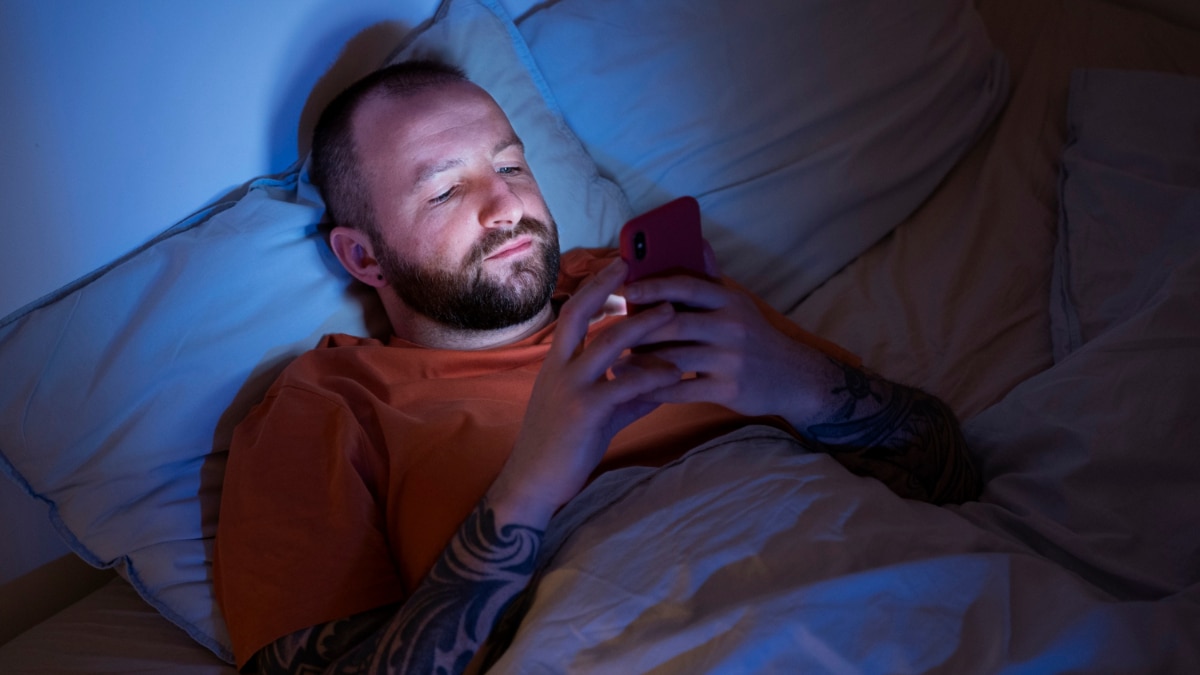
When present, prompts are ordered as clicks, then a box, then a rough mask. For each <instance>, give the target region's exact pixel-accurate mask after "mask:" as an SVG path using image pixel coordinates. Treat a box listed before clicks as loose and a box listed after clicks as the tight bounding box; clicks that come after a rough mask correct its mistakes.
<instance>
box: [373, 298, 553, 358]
mask: <svg viewBox="0 0 1200 675" xmlns="http://www.w3.org/2000/svg"><path fill="white" fill-rule="evenodd" d="M388 320H389V321H390V322H391V324H392V331H393V332H394V333H395V334H396V337H398V338H400V339H402V340H407V341H408V342H412V343H414V344H419V345H421V346H423V347H429V348H431V349H454V350H459V351H474V350H479V349H491V348H493V347H503V346H504V345H510V344H513V343H516V342H520V341H521V340H524V339H525V338H527V337H529V336H530V335H533V334H534V333H536V332H538V331H539V330H541V329H542V328H544V327H546V326H547V325H549V324H550V322H551V321H553V320H554V308H553V306H552V305H551V303H546V306H545V307H543V308H542V311H540V312H538V313H537V315H536V316H534V317H533V318H532V319H529V320H528V321H525V322H523V323H519V324H514V325H512V326H506V327H504V328H498V329H496V330H462V329H458V328H450V327H448V326H444V325H442V324H440V323H437V322H435V321H432V320H430V319H429V318H428V317H426V316H423V315H420V314H417V313H415V312H411V311H407V312H405V311H396V312H393V311H388Z"/></svg>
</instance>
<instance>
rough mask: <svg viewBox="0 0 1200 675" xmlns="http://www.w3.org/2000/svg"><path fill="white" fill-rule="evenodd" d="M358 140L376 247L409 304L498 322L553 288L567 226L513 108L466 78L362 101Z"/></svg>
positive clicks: (523, 311)
mask: <svg viewBox="0 0 1200 675" xmlns="http://www.w3.org/2000/svg"><path fill="white" fill-rule="evenodd" d="M355 121H356V126H355V130H356V134H355V140H356V145H357V148H358V155H359V158H360V161H361V162H362V167H363V173H364V175H365V177H366V180H367V182H368V186H369V195H370V199H371V201H372V205H373V207H374V211H375V221H376V224H377V226H378V230H379V232H378V234H377V236H373V237H372V248H373V249H374V252H375V257H376V259H377V260H378V261H379V263H380V268H381V270H382V274H383V275H384V277H385V280H386V281H387V282H388V284H389V285H390V286H391V287H392V288H393V289H394V290H395V291H396V293H397V295H398V296H399V297H400V299H401V300H402V301H403V302H404V303H405V304H406V305H408V306H409V307H410V308H411V309H413V310H414V311H416V312H419V313H421V314H424V315H425V316H427V317H429V318H431V319H433V320H434V321H437V322H438V323H441V324H443V325H446V326H449V327H452V328H457V329H465V330H493V329H497V328H504V327H507V326H512V325H516V324H519V323H522V322H524V321H527V320H529V319H531V318H533V317H534V316H535V315H536V314H537V313H538V312H539V311H541V310H542V309H543V308H544V307H545V305H546V303H547V302H548V301H549V299H550V296H551V295H552V294H553V292H554V285H555V281H556V279H557V277H558V261H559V250H558V234H557V231H556V228H555V225H554V222H553V221H552V220H551V218H550V214H549V211H548V209H547V208H546V204H545V201H544V200H543V199H542V195H541V192H540V191H539V190H538V187H537V183H536V182H535V181H534V178H533V174H532V173H531V172H530V170H529V166H528V165H527V164H526V162H525V153H524V149H523V147H522V145H521V142H520V140H519V139H518V138H517V136H516V134H515V133H514V132H513V130H512V126H511V125H510V124H509V122H508V119H507V118H506V117H505V115H504V113H503V111H501V110H500V108H499V107H498V106H497V105H496V104H495V102H493V101H492V99H491V97H489V96H488V95H487V94H486V93H484V92H483V90H481V89H479V88H478V87H476V86H474V85H471V84H467V83H454V84H448V85H444V86H437V87H432V88H429V89H425V90H423V91H420V92H418V93H416V94H413V95H410V96H407V97H402V98H399V99H386V98H382V97H380V98H375V99H372V100H369V101H366V102H364V104H363V105H362V107H361V108H360V109H359V112H358V113H357V116H356V120H355Z"/></svg>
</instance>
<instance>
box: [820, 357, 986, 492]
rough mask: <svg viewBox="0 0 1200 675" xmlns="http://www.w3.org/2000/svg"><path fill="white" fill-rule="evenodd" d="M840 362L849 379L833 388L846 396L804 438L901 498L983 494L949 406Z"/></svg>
mask: <svg viewBox="0 0 1200 675" xmlns="http://www.w3.org/2000/svg"><path fill="white" fill-rule="evenodd" d="M835 363H838V365H839V367H840V368H841V369H842V372H843V373H844V375H845V383H844V385H840V386H836V387H834V388H833V389H831V390H830V391H831V393H833V394H835V395H840V396H842V397H844V399H845V400H844V401H843V402H842V403H841V404H840V405H839V406H838V407H837V409H836V410H835V411H834V412H833V413H832V414H831V415H830V417H829V419H828V420H826V421H825V422H822V423H818V424H813V425H810V426H809V427H807V428H806V429H805V430H804V435H805V436H807V437H808V438H810V439H812V440H814V441H817V442H818V443H820V444H821V445H822V446H823V447H824V448H825V449H827V450H828V451H829V452H830V454H832V455H833V456H834V457H835V458H837V459H838V461H839V462H841V463H842V464H844V465H845V466H846V467H847V468H849V469H850V470H851V471H853V472H855V473H857V474H860V475H871V476H874V477H876V478H878V479H880V480H882V481H883V482H884V483H886V484H887V485H888V486H889V487H890V488H892V490H893V491H895V492H896V493H898V494H900V495H901V496H904V497H909V498H913V499H923V500H926V501H932V502H935V503H944V502H962V501H966V500H969V499H974V498H975V497H977V496H978V493H979V490H980V480H979V476H978V473H977V471H976V470H975V467H974V465H973V464H972V462H971V459H970V456H969V454H968V452H967V447H966V441H965V440H964V439H963V436H962V432H961V431H960V429H959V426H958V420H957V419H956V418H955V416H954V413H953V412H952V411H951V410H950V409H949V407H947V406H946V404H945V403H943V402H942V401H940V400H939V399H937V398H936V397H934V396H931V395H929V394H927V393H925V392H923V391H921V390H919V389H914V388H912V387H905V386H902V385H899V384H895V383H892V382H888V381H887V380H885V379H883V378H881V377H878V376H876V375H873V374H869V373H867V372H864V371H862V370H859V369H857V368H853V367H851V366H848V365H845V364H843V363H840V362H836V361H835ZM868 400H869V401H870V402H871V404H870V405H868V404H867V403H866V402H867V401H868ZM860 404H862V405H861V406H860Z"/></svg>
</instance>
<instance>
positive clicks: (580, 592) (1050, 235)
mask: <svg viewBox="0 0 1200 675" xmlns="http://www.w3.org/2000/svg"><path fill="white" fill-rule="evenodd" d="M1196 18H1197V17H1196V16H1195V12H1190V14H1189V10H1188V8H1187V6H1186V3H1178V4H1176V5H1171V6H1169V7H1166V8H1165V9H1164V8H1163V7H1161V6H1160V7H1154V6H1147V7H1146V8H1142V9H1138V8H1135V7H1129V6H1122V5H1117V4H1111V3H1107V2H1101V1H1099V0H1059V1H1056V2H1044V1H1041V0H978V2H975V3H972V2H966V3H964V2H958V1H955V0H914V1H913V2H908V3H893V2H890V0H852V1H847V2H841V3H818V2H791V1H790V0H778V1H775V2H764V3H761V4H760V5H756V6H754V7H753V8H752V9H748V8H747V7H746V6H745V5H744V4H741V3H737V2H734V1H733V0H686V1H685V0H662V1H661V2H654V3H640V2H635V1H633V0H628V1H613V2H588V1H586V0H559V1H558V2H548V3H543V4H541V5H539V6H536V7H534V8H533V9H531V10H530V11H529V12H527V13H525V14H524V15H522V16H520V17H515V20H514V17H510V16H509V15H508V13H507V12H506V11H505V10H504V8H503V6H502V5H501V4H499V3H498V2H496V1H495V0H446V2H444V3H443V5H442V6H441V8H440V9H439V10H438V13H437V14H436V15H435V17H434V18H433V19H432V20H431V21H430V22H429V23H428V24H427V25H425V26H422V27H420V28H419V29H417V30H415V31H414V32H413V34H411V35H410V36H408V37H407V38H406V39H405V40H404V42H403V43H401V44H399V45H397V51H396V54H395V55H394V57H393V58H397V59H398V58H404V57H408V56H412V55H424V54H432V55H438V56H440V57H442V58H447V59H449V60H452V61H455V62H457V63H459V64H460V65H463V66H464V67H465V68H466V70H467V72H468V74H469V75H470V76H471V77H472V78H473V79H475V80H476V81H477V82H479V83H480V84H481V85H483V86H484V87H485V88H487V89H489V91H491V92H492V93H493V95H494V96H495V97H496V98H497V100H498V101H499V103H500V104H501V105H502V106H503V107H504V108H505V109H506V111H507V112H508V113H509V115H510V117H511V118H512V119H513V123H514V127H515V128H516V130H517V132H518V133H519V134H520V135H521V137H522V138H523V140H524V141H525V143H526V145H527V147H528V148H529V158H530V162H531V164H532V167H533V169H534V171H535V173H536V175H537V176H538V178H539V183H540V184H541V185H542V187H543V190H544V191H545V192H546V195H547V200H548V202H549V205H550V207H551V210H552V212H553V213H554V215H555V217H556V219H557V221H558V223H559V227H560V230H561V234H562V240H563V245H564V248H569V247H573V246H598V245H612V244H613V243H614V242H615V234H616V231H617V228H618V227H619V226H620V224H621V223H622V222H624V220H625V219H627V218H629V217H631V216H632V215H634V214H636V213H640V212H643V211H646V210H648V209H649V208H652V207H653V206H656V205H658V204H661V203H663V202H665V201H667V200H668V199H670V198H671V197H675V196H679V195H685V194H690V195H694V196H696V197H698V198H699V200H700V203H701V207H702V211H703V213H704V217H705V220H704V229H705V234H706V236H707V237H708V238H709V240H710V241H711V242H712V243H713V245H714V247H715V249H716V250H717V251H718V255H719V259H720V263H721V264H722V267H723V270H724V271H725V272H726V273H727V274H729V275H730V276H732V277H733V278H735V279H737V280H739V281H740V282H741V283H743V284H744V285H746V286H747V287H749V288H750V289H752V290H754V291H755V292H757V293H759V294H760V295H761V296H762V297H764V298H765V299H766V300H767V301H768V302H770V303H771V304H772V305H774V306H775V307H777V308H778V309H780V310H781V311H783V312H785V313H786V314H787V315H788V316H789V317H791V318H792V319H794V320H795V321H797V322H798V323H800V324H801V325H802V326H804V327H806V328H807V329H809V330H810V331H812V332H814V333H817V334H818V335H822V336H824V337H827V338H829V339H831V340H833V341H835V342H837V343H839V344H841V345H842V346H844V347H846V348H848V349H849V350H851V351H853V352H855V353H856V354H858V355H859V356H861V357H862V359H863V361H864V363H865V364H866V365H868V366H869V367H871V368H872V369H874V370H877V371H879V372H881V373H883V374H885V375H887V376H888V377H889V378H891V379H894V380H898V381H901V382H905V383H908V384H912V385H915V386H919V387H922V388H924V389H926V390H928V391H930V392H932V393H935V394H936V395H938V396H939V397H941V398H943V399H944V400H945V401H947V402H948V403H949V404H950V405H951V406H952V407H953V408H954V409H955V410H956V411H957V412H958V414H959V416H960V418H961V419H962V420H963V428H964V433H965V435H966V437H967V439H968V442H969V444H970V446H971V449H972V452H973V455H974V457H975V458H976V459H977V461H978V463H979V466H980V468H981V471H982V472H983V475H984V477H985V480H986V487H985V490H984V493H983V495H982V498H981V499H980V500H979V501H978V502H972V503H967V504H964V505H961V506H952V507H934V506H930V505H927V504H922V503H914V502H909V501H905V500H902V499H899V498H898V497H896V496H895V495H893V494H892V493H890V492H889V491H888V490H886V489H885V488H884V487H883V486H882V485H881V484H879V483H878V482H875V481H873V480H871V479H867V478H860V477H856V476H853V475H851V474H849V473H848V472H846V471H845V470H844V469H842V468H841V467H840V466H839V465H838V464H837V463H836V462H834V461H833V460H831V459H830V458H829V457H828V456H825V455H820V454H813V453H809V452H806V451H805V450H804V449H803V448H801V447H799V446H797V445H796V444H795V442H794V441H793V440H792V439H790V438H789V437H787V436H785V435H782V434H779V433H776V432H773V431H771V430H769V429H766V428H762V427H747V428H745V429H743V430H741V431H739V432H736V433H735V434H732V435H730V436H726V437H722V438H719V439H716V440H714V441H713V442H711V443H709V444H706V445H705V446H702V447H700V448H697V449H695V450H693V451H692V452H690V453H688V454H687V455H685V456H684V457H682V458H680V459H679V460H677V461H675V462H673V463H672V464H670V465H668V466H665V467H662V468H659V469H646V468H638V467H629V468H626V469H621V470H618V471H613V472H610V473H608V474H605V475H603V476H601V477H600V478H599V479H597V480H596V481H595V482H593V483H592V484H590V485H589V486H588V487H587V488H586V489H585V490H584V492H583V493H581V494H580V495H579V496H578V497H577V498H576V499H575V500H573V501H572V502H571V503H570V504H568V505H567V507H565V508H564V509H563V510H562V511H561V512H560V513H559V514H558V515H557V516H556V517H555V519H554V521H553V522H552V523H551V528H550V530H549V532H548V533H547V540H546V544H545V547H544V549H543V552H542V560H541V563H540V566H539V572H538V574H537V577H536V581H535V583H534V584H532V585H531V587H530V589H529V591H528V592H527V593H526V594H525V596H523V597H522V600H521V602H520V603H519V606H518V610H519V614H518V616H519V618H520V621H519V622H514V628H513V629H512V630H507V631H503V632H501V633H498V634H497V635H496V636H494V644H495V645H496V646H497V650H496V652H497V653H498V656H497V657H496V658H495V659H494V661H493V662H490V663H487V664H476V666H477V667H478V669H481V670H482V669H483V666H484V665H486V666H487V670H488V672H495V673H526V672H538V673H541V672H563V671H565V672H589V673H590V672H612V673H642V672H654V673H675V672H679V673H692V672H797V671H806V670H811V671H814V672H887V673H893V672H1001V671H1003V672H1065V671H1071V672H1200V489H1197V488H1198V487H1200V454H1198V453H1197V452H1196V447H1197V446H1196V441H1195V440H1194V439H1195V438H1197V437H1200V416H1197V415H1196V414H1195V407H1196V405H1195V401H1196V400H1198V396H1200V21H1196ZM1189 21H1190V22H1189ZM1189 25H1190V26H1191V27H1189ZM322 211H323V209H322V206H321V203H320V199H319V197H318V196H317V195H316V193H315V191H314V190H313V188H312V187H311V185H309V184H308V182H307V174H306V171H305V166H304V164H303V162H301V163H300V164H298V165H297V166H296V167H294V168H293V170H291V171H289V172H287V173H285V174H283V175H279V176H268V177H261V178H256V179H254V180H251V181H249V182H247V183H246V185H245V186H244V188H243V189H242V190H240V191H239V192H238V193H237V194H235V195H233V196H232V197H231V198H228V199H226V200H223V201H220V202H218V203H215V204H210V205H208V206H205V207H204V208H202V209H201V210H199V211H197V213H196V214H194V215H193V216H191V217H189V218H188V219H186V220H184V221H182V222H180V223H177V224H175V225H174V226H172V227H170V228H168V229H166V230H165V231H164V233H163V234H162V235H161V236H160V237H158V238H157V239H155V240H154V241H152V242H150V243H149V244H147V245H146V246H144V247H142V248H140V249H138V250H136V251H133V252H131V253H130V254H129V255H127V256H125V257H123V258H122V259H120V260H118V261H115V262H114V263H113V264H111V265H109V266H106V267H105V268H104V269H101V270H97V271H96V272H95V273H93V274H91V275H89V276H87V277H85V278H83V279H81V280H79V281H78V282H76V283H74V284H71V285H69V286H67V287H65V288H63V289H61V290H60V291H59V292H57V293H56V294H54V295H53V296H51V297H49V298H47V299H45V300H43V301H39V302H37V303H34V304H33V305H31V306H28V307H26V308H24V309H22V310H20V311H18V312H16V313H14V314H13V315H10V316H9V317H7V318H5V319H3V321H2V322H0V370H2V371H3V373H4V378H3V380H2V381H0V467H2V468H3V471H4V473H5V474H6V475H7V476H8V477H9V478H11V479H12V480H14V481H15V482H16V483H17V484H18V485H19V486H20V487H21V488H22V489H24V490H25V491H26V492H27V493H28V494H29V495H30V496H31V498H33V499H38V500H41V501H42V502H44V503H46V504H47V505H48V507H49V508H48V512H49V516H50V519H51V521H52V523H53V526H54V527H55V528H57V530H58V531H59V533H60V534H61V535H62V536H63V538H64V540H65V541H66V542H67V544H68V545H69V546H70V547H71V549H72V550H73V551H74V552H75V553H76V554H78V555H79V556H80V557H81V558H82V559H83V560H85V561H86V562H88V563H90V564H92V565H94V566H97V567H106V568H107V567H111V568H115V569H116V570H117V572H118V575H119V577H118V578H116V579H114V580H113V581H112V582H111V583H109V584H107V585H106V586H104V587H102V588H101V589H100V590H98V591H96V592H94V593H92V594H90V595H89V596H87V597H86V598H84V599H83V600H81V601H80V602H78V603H76V604H74V605H72V606H70V607H69V608H67V609H66V610H64V611H62V612H61V613H59V614H58V615H56V616H54V617H52V618H51V619H50V620H48V621H46V622H44V623H42V624H40V625H38V626H36V627H35V628H33V629H31V630H29V631H27V632H26V633H24V634H22V635H21V636H19V637H17V638H16V639H14V640H13V641H11V642H9V643H8V644H7V645H4V646H3V647H0V671H3V672H6V673H26V672H47V673H98V672H114V673H117V672H122V673H123V672H172V673H197V674H199V673H231V672H234V669H233V667H232V666H231V665H229V660H230V655H231V653H230V648H229V641H228V635H227V632H226V630H225V627H224V623H223V620H222V619H221V616H220V612H219V609H218V608H217V607H216V605H215V603H214V602H213V595H212V587H211V559H212V558H211V553H212V536H213V534H214V531H215V524H216V522H217V519H218V518H219V510H218V508H217V507H218V503H219V497H220V484H221V476H222V471H223V467H224V461H225V457H226V455H227V448H228V440H229V435H230V432H231V430H232V428H233V426H234V425H235V424H236V423H237V421H238V420H239V419H240V418H241V416H243V415H244V414H245V413H246V411H247V410H248V409H249V407H250V406H252V405H253V404H254V402H256V401H257V400H258V398H259V397H261V395H262V393H263V392H264V391H265V389H266V386H267V385H268V384H269V383H270V381H271V380H272V378H273V377H274V375H275V374H276V373H278V372H279V370H280V369H281V368H282V367H283V365H284V364H286V363H287V362H288V361H289V360H290V359H291V358H293V357H294V356H295V355H296V354H298V353H300V352H301V351H303V350H305V349H308V348H310V347H311V346H313V345H314V344H315V343H316V340H317V339H318V338H319V337H320V336H321V335H322V334H324V333H328V332H339V331H340V332H350V333H360V334H368V333H369V334H379V333H380V331H382V330H384V328H383V323H384V322H383V319H382V313H381V310H380V309H379V307H378V306H376V305H375V304H374V303H373V302H372V301H371V299H370V298H369V297H368V296H367V295H365V294H364V293H362V292H361V291H360V290H359V289H356V288H355V287H354V286H353V285H351V284H350V283H349V280H348V277H347V276H345V275H344V274H341V273H340V272H339V270H338V269H337V266H336V262H335V261H333V260H332V258H331V257H330V255H329V254H328V253H327V252H326V251H325V250H324V249H323V245H322V244H321V243H320V239H319V235H318V234H317V227H316V226H317V223H318V222H319V221H320V219H321V215H322ZM231 299H233V301H231Z"/></svg>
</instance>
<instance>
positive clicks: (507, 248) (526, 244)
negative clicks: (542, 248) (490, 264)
mask: <svg viewBox="0 0 1200 675" xmlns="http://www.w3.org/2000/svg"><path fill="white" fill-rule="evenodd" d="M532 246H533V237H517V238H516V239H513V240H512V241H510V242H508V243H506V244H504V245H503V246H501V247H500V248H498V249H496V250H495V251H493V252H492V253H491V254H490V255H488V256H487V257H486V258H484V260H503V259H504V258H508V257H510V256H514V255H517V254H519V253H522V252H524V251H525V250H527V249H529V248H531V247H532Z"/></svg>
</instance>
